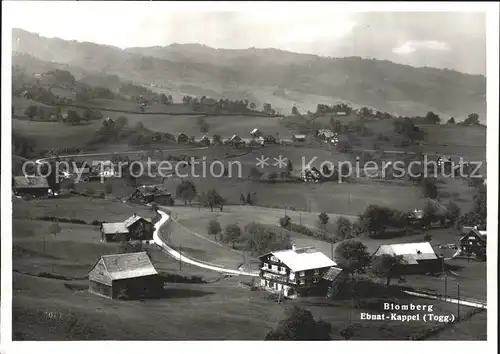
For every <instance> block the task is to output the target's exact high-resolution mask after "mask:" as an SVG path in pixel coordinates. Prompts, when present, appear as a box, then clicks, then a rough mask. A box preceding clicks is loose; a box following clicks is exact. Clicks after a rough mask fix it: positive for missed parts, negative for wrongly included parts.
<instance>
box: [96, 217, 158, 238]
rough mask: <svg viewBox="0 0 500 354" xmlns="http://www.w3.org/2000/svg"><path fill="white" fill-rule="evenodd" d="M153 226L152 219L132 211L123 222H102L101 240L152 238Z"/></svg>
mask: <svg viewBox="0 0 500 354" xmlns="http://www.w3.org/2000/svg"><path fill="white" fill-rule="evenodd" d="M153 231H154V226H153V223H152V220H150V219H146V218H143V217H141V216H139V215H137V214H135V213H134V215H132V216H131V217H129V218H128V219H127V220H125V221H123V222H112V223H102V225H101V241H103V242H121V241H132V240H137V241H147V240H152V239H153Z"/></svg>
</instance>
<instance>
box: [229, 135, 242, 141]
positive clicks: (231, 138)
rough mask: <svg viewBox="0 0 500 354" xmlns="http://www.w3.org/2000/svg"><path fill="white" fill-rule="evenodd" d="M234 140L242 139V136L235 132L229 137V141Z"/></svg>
mask: <svg viewBox="0 0 500 354" xmlns="http://www.w3.org/2000/svg"><path fill="white" fill-rule="evenodd" d="M233 140H237V141H239V140H241V138H240V137H239V136H238V135H236V134H234V135H233V136H232V137H230V138H229V141H233Z"/></svg>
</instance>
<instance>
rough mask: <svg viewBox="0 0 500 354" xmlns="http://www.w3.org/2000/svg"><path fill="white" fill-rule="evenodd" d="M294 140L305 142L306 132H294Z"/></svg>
mask: <svg viewBox="0 0 500 354" xmlns="http://www.w3.org/2000/svg"><path fill="white" fill-rule="evenodd" d="M292 141H293V142H305V141H306V136H305V135H304V134H294V135H293V136H292Z"/></svg>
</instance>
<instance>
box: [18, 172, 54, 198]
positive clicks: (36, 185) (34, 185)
mask: <svg viewBox="0 0 500 354" xmlns="http://www.w3.org/2000/svg"><path fill="white" fill-rule="evenodd" d="M12 189H13V191H14V194H15V195H18V196H25V195H28V196H30V197H34V198H43V197H48V196H49V190H50V187H49V182H48V181H47V178H45V177H41V176H15V177H13V178H12Z"/></svg>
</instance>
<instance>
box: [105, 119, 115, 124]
mask: <svg viewBox="0 0 500 354" xmlns="http://www.w3.org/2000/svg"><path fill="white" fill-rule="evenodd" d="M104 125H109V126H114V125H115V121H114V120H113V119H111V118H110V117H106V118H104Z"/></svg>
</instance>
